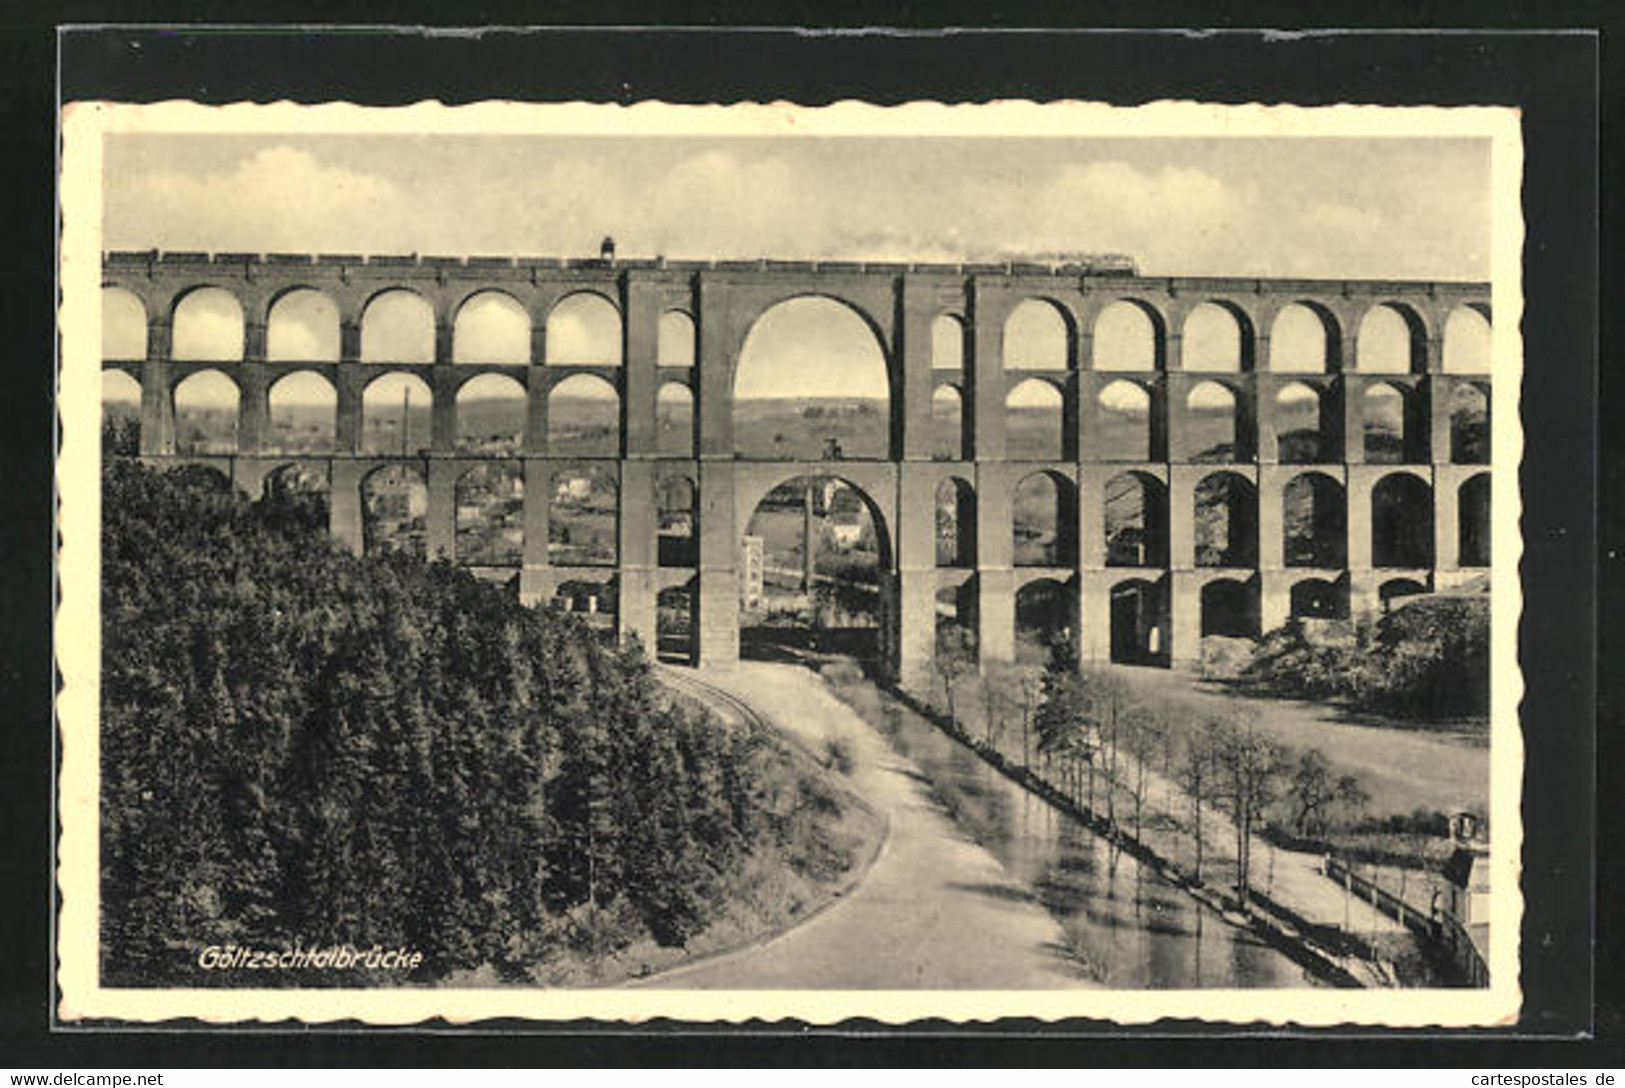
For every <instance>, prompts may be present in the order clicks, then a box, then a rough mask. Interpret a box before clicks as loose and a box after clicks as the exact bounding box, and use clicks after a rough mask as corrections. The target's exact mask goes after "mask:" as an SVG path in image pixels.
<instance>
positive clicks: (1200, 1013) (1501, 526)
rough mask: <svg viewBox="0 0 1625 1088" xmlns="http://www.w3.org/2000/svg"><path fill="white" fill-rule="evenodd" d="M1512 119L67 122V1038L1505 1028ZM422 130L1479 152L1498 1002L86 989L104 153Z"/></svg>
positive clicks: (497, 111)
mask: <svg viewBox="0 0 1625 1088" xmlns="http://www.w3.org/2000/svg"><path fill="white" fill-rule="evenodd" d="M1519 126H1520V119H1519V115H1518V111H1516V110H1514V109H1509V108H1502V107H1479V106H1473V107H1435V106H1417V107H1387V106H1362V105H1347V104H1345V105H1337V106H1327V107H1299V106H1291V105H1268V106H1266V105H1258V104H1253V105H1244V106H1228V105H1214V104H1203V103H1197V102H1156V103H1151V104H1148V105H1143V106H1135V107H1118V106H1110V105H1104V104H1099V103H1083V102H1068V101H1057V102H1046V103H1038V102H1031V101H994V102H987V103H980V104H963V105H944V104H942V103H937V102H912V103H908V104H905V105H900V106H886V107H882V106H874V105H870V104H867V103H862V102H856V101H843V102H839V103H835V104H833V105H830V106H825V107H816V108H809V107H803V106H798V105H795V104H793V103H788V102H774V103H743V104H736V105H705V106H687V105H672V104H668V103H662V102H640V103H636V104H633V105H628V106H621V105H599V104H591V103H569V104H557V105H539V104H531V103H513V102H483V103H476V104H471V105H466V106H456V107H448V106H444V105H441V104H440V103H438V102H421V103H418V104H416V105H412V106H404V107H394V108H373V107H363V106H356V105H353V104H350V103H329V104H323V105H316V106H304V105H299V104H296V103H291V102H277V103H271V104H265V105H260V104H254V103H238V104H234V105H228V106H204V105H199V104H197V103H192V102H164V103H158V104H153V105H129V104H116V103H100V102H97V103H75V104H71V105H69V106H67V107H65V108H64V110H63V114H62V119H61V135H62V142H61V160H60V164H59V165H60V174H59V180H60V212H61V216H62V219H61V223H62V235H61V241H60V249H59V257H60V277H61V278H60V289H61V293H60V300H61V306H60V311H59V320H60V330H61V335H60V340H59V347H60V353H61V354H60V359H59V399H58V405H59V410H60V416H61V424H62V436H63V437H62V442H61V447H60V449H59V451H58V457H57V472H56V484H57V491H58V528H59V531H60V534H61V548H60V553H59V559H58V589H59V594H60V596H59V607H58V610H57V616H56V626H55V640H56V653H57V666H58V668H59V669H60V671H61V675H62V689H61V692H60V694H59V697H58V699H57V718H58V739H59V741H60V779H59V782H58V792H57V816H58V819H59V820H60V828H61V835H60V840H59V844H58V887H59V890H60V892H61V910H60V914H59V916H58V918H57V919H55V923H56V924H55V928H54V930H53V939H54V942H55V947H56V951H57V956H58V974H57V982H58V986H59V988H60V1002H59V1004H58V1006H57V1008H56V1015H57V1017H58V1018H59V1020H60V1021H68V1022H71V1021H76V1020H79V1019H82V1018H97V1019H103V1018H105V1019H110V1020H115V1021H129V1022H152V1021H157V1020H165V1019H171V1018H180V1017H193V1018H196V1019H198V1020H201V1021H203V1022H206V1023H209V1024H232V1023H246V1022H256V1021H257V1022H262V1023H263V1022H274V1021H283V1020H295V1021H301V1022H303V1023H306V1024H324V1023H332V1022H334V1021H339V1020H358V1021H362V1022H365V1023H369V1024H380V1025H384V1024H391V1025H400V1024H416V1023H421V1022H424V1021H427V1020H432V1019H437V1018H439V1019H443V1020H444V1021H446V1022H449V1023H451V1024H469V1023H473V1022H476V1021H480V1020H485V1019H489V1018H495V1017H515V1018H522V1019H529V1020H539V1021H558V1020H575V1019H580V1018H591V1019H596V1020H603V1021H610V1022H620V1023H624V1024H635V1023H640V1022H646V1021H649V1020H653V1019H656V1018H671V1019H677V1020H689V1021H726V1022H732V1023H740V1022H744V1021H747V1020H755V1021H766V1022H771V1021H776V1020H783V1019H795V1020H801V1021H806V1022H809V1023H814V1024H832V1023H836V1022H839V1021H842V1020H845V1019H849V1018H855V1017H856V1018H868V1019H872V1020H876V1021H880V1022H883V1023H888V1024H900V1023H906V1022H908V1021H912V1020H920V1019H927V1018H941V1019H945V1020H949V1021H953V1022H956V1023H960V1024H967V1025H968V1024H973V1023H979V1022H986V1021H991V1020H995V1019H999V1018H1006V1017H1014V1018H1036V1019H1038V1020H1044V1021H1054V1020H1058V1019H1062V1018H1070V1017H1087V1018H1094V1019H1099V1020H1103V1021H1109V1022H1115V1023H1119V1024H1147V1023H1152V1022H1155V1021H1159V1020H1165V1019H1192V1020H1201V1021H1206V1022H1210V1023H1215V1022H1216V1023H1229V1024H1247V1023H1267V1024H1271V1025H1278V1026H1288V1025H1304V1026H1311V1025H1330V1024H1362V1025H1381V1026H1388V1027H1402V1026H1403V1027H1430V1026H1437V1027H1470V1026H1490V1025H1496V1024H1505V1023H1510V1022H1512V1021H1513V1020H1515V1019H1516V1016H1517V1013H1518V1009H1519V1005H1520V1001H1521V991H1520V988H1519V980H1518V945H1519V939H1520V932H1519V930H1520V924H1521V919H1522V914H1523V896H1522V892H1521V890H1520V888H1519V874H1520V871H1521V866H1520V853H1521V848H1522V840H1523V828H1522V824H1521V819H1520V816H1521V814H1520V796H1521V779H1522V768H1523V745H1522V737H1521V735H1520V732H1519V729H1518V717H1517V708H1518V706H1519V703H1520V701H1521V699H1522V696H1523V681H1522V675H1521V673H1520V671H1519V668H1518V661H1517V637H1518V623H1519V618H1520V616H1521V612H1522V605H1523V600H1522V588H1521V584H1520V581H1519V562H1520V560H1521V557H1522V550H1523V549H1522V539H1521V535H1520V532H1519V528H1518V525H1519V518H1520V513H1521V502H1520V490H1519V475H1518V472H1519V466H1520V464H1521V461H1522V454H1523V429H1522V420H1521V418H1520V416H1519V396H1520V382H1521V378H1522V373H1523V355H1522V337H1521V332H1520V327H1521V320H1522V315H1523V293H1522V282H1521V264H1520V261H1521V254H1522V248H1523V242H1524V225H1523V218H1522V214H1521V208H1520V195H1521V179H1522V170H1523V145H1522V139H1521V132H1520V127H1519ZM248 131H252V132H266V133H274V132H289V133H299V134H304V135H308V134H313V133H368V134H379V133H399V134H405V133H413V134H436V135H455V134H459V133H461V134H474V133H480V134H509V135H533V136H540V135H569V134H574V135H618V136H638V135H647V136H653V135H664V136H670V135H678V134H691V135H701V134H704V135H711V136H752V137H775V136H777V137H786V138H793V137H796V136H892V137H906V136H922V137H923V136H958V137H995V136H1004V137H1011V136H1027V137H1033V136H1097V137H1108V136H1116V137H1124V136H1132V137H1141V138H1147V139H1155V138H1159V137H1169V136H1252V137H1268V136H1365V137H1377V136H1387V137H1394V136H1398V137H1404V136H1412V137H1424V136H1426V137H1440V136H1460V137H1480V138H1487V139H1490V140H1491V141H1492V142H1493V153H1492V168H1491V169H1492V174H1493V178H1492V192H1493V196H1492V206H1493V209H1494V212H1493V214H1494V223H1493V242H1492V254H1493V256H1492V262H1491V267H1492V284H1493V285H1492V295H1491V298H1492V307H1493V311H1494V313H1495V316H1496V320H1495V322H1494V326H1493V330H1492V339H1491V352H1492V357H1493V367H1494V373H1495V375H1496V379H1497V380H1496V381H1495V382H1494V384H1493V394H1492V395H1493V402H1492V411H1491V419H1492V436H1491V450H1492V454H1491V460H1492V464H1493V466H1494V467H1495V469H1496V471H1495V473H1494V476H1493V478H1492V485H1491V486H1492V492H1491V494H1492V537H1493V541H1492V552H1493V556H1494V560H1493V561H1494V577H1493V579H1492V593H1491V615H1492V630H1491V668H1492V676H1493V690H1492V698H1491V791H1490V808H1491V813H1492V819H1491V828H1492V843H1491V869H1492V874H1493V875H1492V885H1493V888H1494V891H1493V895H1492V906H1491V910H1492V915H1491V918H1492V929H1493V931H1494V933H1495V938H1494V942H1493V945H1492V947H1491V950H1490V974H1491V979H1492V984H1491V986H1490V988H1489V989H1487V990H1482V991H1475V990H1449V991H1444V990H1401V991H1357V992H1350V991H1340V990H1307V989H1305V990H1200V991H1194V990H1187V991H1123V990H1118V991H1016V992H1011V991H906V990H900V991H874V990H871V991H792V990H784V991H735V992H702V991H671V992H662V991H654V990H523V989H492V990H447V989H397V990H373V989H368V990H246V989H233V990H195V989H194V990H186V989H170V990H120V989H108V988H103V987H102V986H101V985H100V979H99V977H98V972H97V939H98V933H97V929H98V912H97V860H96V859H97V856H98V855H97V849H98V845H97V837H98V821H97V808H96V796H97V783H98V781H99V779H98V774H99V767H98V751H97V749H98V745H97V743H96V734H97V722H98V716H99V706H98V701H99V668H98V662H99V660H100V653H101V647H100V619H99V577H98V571H99V569H100V555H99V551H100V549H99V538H100V515H101V510H100V501H101V496H100V486H99V471H98V466H99V464H100V427H99V423H98V420H99V408H100V373H99V371H100V366H99V359H98V355H99V350H100V348H99V345H100V342H101V330H100V325H101V312H100V305H99V294H98V289H99V287H100V275H101V262H100V254H101V245H100V238H101V138H102V136H103V134H105V133H109V132H148V133H179V132H186V133H222V134H223V133H239V132H248Z"/></svg>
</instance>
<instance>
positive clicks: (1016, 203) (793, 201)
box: [104, 135, 1489, 279]
mask: <svg viewBox="0 0 1625 1088" xmlns="http://www.w3.org/2000/svg"><path fill="white" fill-rule="evenodd" d="M104 178H105V194H106V196H105V205H106V219H105V224H104V229H105V246H106V247H107V248H112V249H122V248H132V249H144V248H149V247H154V246H156V247H159V248H165V249H204V250H247V251H251V252H265V251H271V250H287V251H292V252H306V251H313V250H327V251H339V252H361V253H411V252H417V253H444V254H454V255H461V254H537V255H569V254H589V253H595V252H596V251H597V246H598V241H599V239H600V238H601V237H602V236H603V235H605V234H613V235H614V236H615V237H616V239H617V240H618V241H619V243H620V250H621V252H622V253H623V254H624V255H627V256H652V255H655V254H664V255H666V256H669V257H699V258H704V257H754V256H763V255H769V256H775V257H829V258H874V259H902V260H908V259H915V260H947V261H957V260H975V259H988V258H1000V257H1005V256H1018V255H1031V256H1037V257H1044V256H1048V255H1059V254H1069V253H1076V252H1102V251H1106V252H1122V253H1128V254H1131V255H1133V256H1134V257H1135V258H1136V259H1137V260H1138V261H1139V262H1140V266H1141V268H1142V269H1143V270H1144V271H1146V272H1148V273H1150V274H1153V275H1244V276H1255V275H1256V276H1330V277H1339V276H1350V277H1392V278H1418V279H1485V278H1488V275H1489V230H1488V224H1489V145H1488V141H1485V140H1467V139H1459V140H1437V139H1433V140H1420V139H1387V140H1374V139H1350V138H1319V139H1315V138H1294V139H1284V138H1274V139H1258V138H1238V139H1172V138H1156V139H1139V140H1134V139H1121V138H1115V139H1073V138H1046V139H1028V138H1022V139H962V138H961V139H955V138H938V137H924V138H913V139H902V138H886V139H863V138H851V137H842V138H828V137H825V138H794V137H791V138H757V139H747V138H734V139H728V138H720V139H719V138H698V137H692V138H691V137H673V138H650V137H602V138H591V137H587V138H579V137H546V138H540V137H538V138H526V137H518V136H456V137H448V136H436V137H412V136H396V135H386V136H373V137H368V136H360V137H357V136H314V137H312V136H305V137H299V136H265V135H256V136H242V137H233V136H162V135H115V136H110V137H109V138H108V140H107V143H106V153H105V159H104Z"/></svg>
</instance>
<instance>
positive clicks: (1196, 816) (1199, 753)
mask: <svg viewBox="0 0 1625 1088" xmlns="http://www.w3.org/2000/svg"><path fill="white" fill-rule="evenodd" d="M1218 729H1219V723H1218V722H1216V721H1214V720H1213V719H1211V718H1209V719H1206V720H1204V721H1202V722H1201V723H1200V724H1198V725H1197V726H1195V728H1193V729H1191V730H1190V731H1189V732H1188V733H1187V734H1186V737H1185V751H1184V759H1183V760H1182V762H1181V764H1180V767H1179V777H1180V785H1181V786H1182V787H1184V790H1185V793H1186V795H1187V796H1189V797H1190V800H1191V825H1192V829H1193V832H1194V834H1195V837H1196V872H1195V874H1194V875H1195V879H1196V882H1197V883H1198V884H1200V883H1201V882H1202V845H1203V839H1202V806H1203V805H1206V804H1211V803H1212V802H1211V797H1212V793H1213V781H1214V773H1215V772H1214V764H1215V761H1216V759H1217V748H1218V740H1217V735H1216V734H1217V731H1218Z"/></svg>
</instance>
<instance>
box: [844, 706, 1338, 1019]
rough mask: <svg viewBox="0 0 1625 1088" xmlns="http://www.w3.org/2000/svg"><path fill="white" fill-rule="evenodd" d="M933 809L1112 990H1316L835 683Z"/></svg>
mask: <svg viewBox="0 0 1625 1088" xmlns="http://www.w3.org/2000/svg"><path fill="white" fill-rule="evenodd" d="M837 690H838V691H839V692H840V695H841V697H842V698H843V699H844V700H846V701H848V702H849V703H851V704H852V705H853V707H854V708H855V709H856V710H857V711H858V713H860V714H861V715H862V716H863V717H864V718H865V719H867V720H868V721H870V722H873V723H876V724H877V725H878V726H879V728H880V730H881V732H882V733H883V734H884V735H885V736H886V738H887V740H888V741H889V742H890V743H891V745H892V746H893V747H894V748H896V750H897V751H898V753H899V754H901V755H903V756H905V757H907V758H908V759H909V760H911V761H912V762H913V763H914V764H915V765H916V766H918V767H919V769H920V771H921V772H922V773H923V774H924V775H925V777H927V778H928V779H930V782H931V788H932V793H933V795H934V797H935V799H936V800H937V801H938V802H939V803H940V804H941V805H942V806H943V807H944V808H945V809H946V810H947V811H948V812H949V814H950V815H951V816H952V817H953V819H954V821H955V823H956V825H957V826H958V827H959V828H960V829H961V830H962V831H963V832H964V834H965V835H966V836H967V837H969V838H971V839H972V840H974V841H975V842H976V843H977V844H978V845H980V846H981V847H982V848H983V849H985V850H987V851H988V852H989V853H991V854H992V855H993V856H994V857H995V858H996V859H998V861H999V863H1000V864H1001V865H1002V866H1003V867H1004V869H1005V870H1006V872H1007V873H1008V874H1009V875H1010V877H1011V878H1012V879H1013V880H1015V881H1016V882H1017V883H1018V884H1020V885H1021V886H1023V887H1025V888H1027V889H1029V890H1030V891H1031V893H1032V895H1033V897H1034V898H1035V899H1037V900H1038V902H1040V903H1041V904H1042V905H1043V906H1044V908H1045V910H1046V911H1048V912H1049V913H1050V915H1051V916H1052V917H1054V918H1055V919H1056V920H1057V921H1058V922H1059V923H1060V925H1061V926H1062V928H1063V929H1064V931H1065V933H1066V937H1067V944H1068V948H1069V951H1070V952H1071V953H1072V954H1073V955H1074V956H1075V957H1076V958H1077V959H1078V960H1079V961H1080V962H1081V963H1082V964H1083V966H1084V968H1085V970H1087V971H1088V972H1089V973H1090V974H1091V975H1092V976H1093V977H1094V978H1096V979H1097V980H1098V981H1100V982H1102V983H1104V984H1105V985H1107V986H1108V987H1111V988H1113V989H1196V988H1204V987H1206V988H1232V989H1241V988H1267V987H1301V986H1307V985H1314V984H1315V980H1314V979H1313V978H1311V977H1310V976H1309V975H1308V974H1306V972H1305V971H1304V970H1303V968H1301V967H1300V966H1298V965H1297V964H1296V963H1294V962H1293V961H1292V960H1290V959H1288V958H1287V957H1286V956H1285V955H1283V954H1282V953H1280V952H1278V951H1276V950H1275V949H1273V948H1271V947H1269V946H1268V945H1265V944H1263V943H1262V942H1260V941H1259V940H1258V938H1257V937H1255V936H1254V935H1252V934H1251V933H1249V932H1246V931H1244V930H1242V929H1239V928H1238V927H1236V926H1233V925H1231V924H1229V923H1228V922H1226V921H1224V919H1223V918H1222V917H1220V916H1219V915H1218V914H1216V913H1214V912H1213V911H1212V910H1210V909H1209V908H1206V907H1203V906H1202V905H1200V904H1199V903H1197V902H1196V901H1195V900H1194V899H1192V898H1191V897H1190V896H1189V895H1186V894H1185V893H1184V892H1182V891H1181V890H1180V889H1179V888H1177V887H1176V886H1174V885H1172V884H1170V883H1168V882H1167V881H1166V880H1164V879H1162V878H1161V877H1160V876H1158V875H1157V874H1156V873H1154V872H1150V871H1144V870H1142V869H1141V867H1140V865H1139V864H1138V863H1137V862H1136V861H1135V860H1134V858H1132V857H1131V856H1129V855H1127V854H1124V853H1121V852H1119V853H1118V856H1117V862H1116V865H1115V866H1114V865H1112V864H1111V859H1110V857H1109V854H1110V852H1111V851H1110V849H1109V847H1108V846H1107V844H1106V842H1105V841H1104V840H1102V839H1100V838H1099V837H1097V836H1096V835H1094V834H1093V833H1091V832H1089V831H1087V830H1085V829H1084V828H1083V827H1082V826H1081V825H1079V824H1078V823H1077V822H1076V821H1074V820H1072V819H1070V818H1068V817H1066V816H1064V815H1062V814H1061V813H1059V812H1057V811H1056V810H1055V809H1053V808H1051V807H1050V806H1049V805H1048V804H1046V803H1045V802H1043V801H1041V800H1039V799H1038V798H1037V797H1034V796H1033V795H1032V794H1030V793H1028V792H1027V791H1026V790H1025V789H1023V788H1022V787H1020V786H1018V785H1016V784H1015V783H1014V782H1012V781H1010V780H1009V779H1008V778H1006V777H1004V776H1003V775H1002V774H1000V773H999V772H998V771H996V770H994V769H993V768H992V767H991V766H989V765H988V764H987V763H985V762H984V761H983V760H982V759H981V758H980V757H978V756H977V755H976V754H975V753H973V752H971V751H970V750H969V749H967V748H966V747H965V746H964V745H962V744H960V743H958V742H957V741H955V740H954V739H953V738H951V737H949V736H948V735H947V734H945V733H943V732H942V731H941V730H940V729H938V728H937V727H936V726H935V725H933V724H932V723H931V722H929V721H927V720H926V719H924V718H922V717H920V716H919V715H918V714H916V713H914V712H913V711H911V710H909V709H908V708H907V707H905V706H902V705H901V704H899V703H897V702H896V701H895V700H893V699H891V698H890V697H889V696H887V695H885V694H883V693H881V692H879V691H876V690H875V689H874V688H872V687H871V686H869V685H868V684H861V683H860V684H842V685H837Z"/></svg>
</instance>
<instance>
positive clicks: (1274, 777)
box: [1218, 721, 1286, 910]
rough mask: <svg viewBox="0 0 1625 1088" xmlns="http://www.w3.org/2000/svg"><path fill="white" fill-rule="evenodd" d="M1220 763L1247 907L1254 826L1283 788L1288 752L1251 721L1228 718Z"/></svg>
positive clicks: (1241, 890)
mask: <svg viewBox="0 0 1625 1088" xmlns="http://www.w3.org/2000/svg"><path fill="white" fill-rule="evenodd" d="M1218 741H1219V743H1218V757H1219V758H1218V763H1219V769H1220V776H1221V780H1222V782H1223V786H1222V790H1223V794H1224V796H1225V798H1226V800H1228V801H1229V802H1230V815H1231V819H1232V820H1233V821H1234V822H1235V829H1236V895H1237V897H1238V898H1239V899H1240V901H1241V907H1242V909H1243V910H1246V909H1247V907H1248V904H1249V899H1250V886H1249V883H1248V878H1249V875H1250V874H1249V870H1250V868H1251V864H1252V839H1253V828H1254V827H1255V826H1257V825H1258V824H1259V823H1260V822H1261V821H1262V820H1263V818H1264V810H1265V808H1267V807H1268V806H1269V804H1270V803H1271V802H1273V801H1274V800H1275V799H1276V798H1277V797H1278V796H1279V792H1280V784H1281V779H1282V777H1283V775H1284V773H1285V771H1286V753H1285V750H1284V749H1283V748H1282V747H1281V745H1280V744H1279V743H1277V742H1276V741H1275V740H1273V739H1272V738H1270V737H1265V736H1261V735H1259V734H1258V733H1257V732H1256V731H1255V730H1254V729H1253V727H1252V722H1251V721H1247V722H1246V723H1245V724H1242V725H1237V724H1236V723H1235V722H1233V721H1229V722H1225V723H1224V724H1223V725H1222V726H1221V727H1220V729H1219V731H1218Z"/></svg>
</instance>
